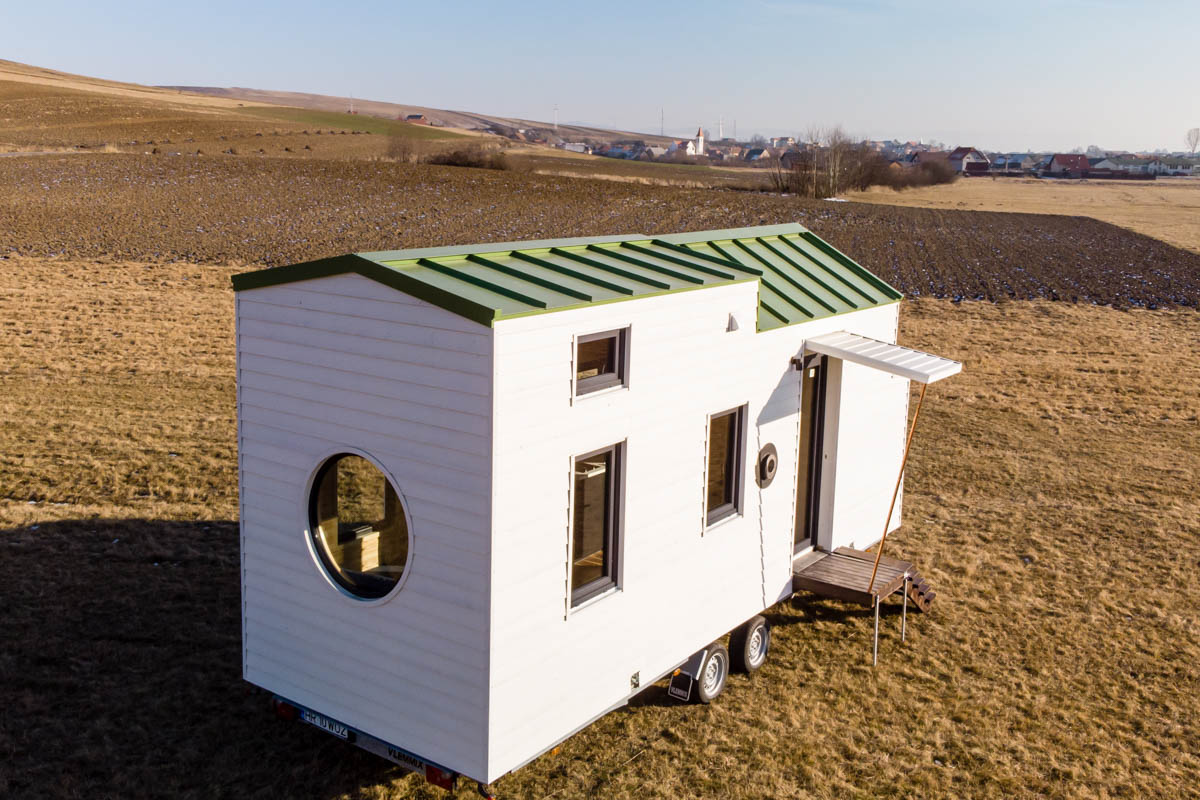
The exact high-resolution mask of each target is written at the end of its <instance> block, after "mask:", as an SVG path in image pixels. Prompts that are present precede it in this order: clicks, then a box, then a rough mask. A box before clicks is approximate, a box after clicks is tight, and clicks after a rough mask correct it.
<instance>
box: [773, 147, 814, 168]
mask: <svg viewBox="0 0 1200 800" xmlns="http://www.w3.org/2000/svg"><path fill="white" fill-rule="evenodd" d="M807 157H808V154H807V153H805V152H804V151H802V150H788V151H786V152H785V153H784V154H783V155H781V156H780V157H779V164H780V166H782V167H783V168H784V169H792V168H793V167H795V166H797V165H798V164H803V163H804V162H805V160H806V159H807Z"/></svg>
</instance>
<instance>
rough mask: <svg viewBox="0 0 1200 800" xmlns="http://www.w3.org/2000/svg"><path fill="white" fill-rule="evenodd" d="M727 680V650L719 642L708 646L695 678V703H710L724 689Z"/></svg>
mask: <svg viewBox="0 0 1200 800" xmlns="http://www.w3.org/2000/svg"><path fill="white" fill-rule="evenodd" d="M727 678H729V649H728V648H726V647H725V645H723V644H720V643H719V642H714V643H713V644H711V645H709V646H708V655H706V656H705V657H704V662H703V663H702V664H701V665H700V674H699V676H697V678H696V702H698V703H711V702H712V701H713V700H714V699H716V697H717V695H719V694H720V693H721V691H722V690H724V688H725V681H726V679H727Z"/></svg>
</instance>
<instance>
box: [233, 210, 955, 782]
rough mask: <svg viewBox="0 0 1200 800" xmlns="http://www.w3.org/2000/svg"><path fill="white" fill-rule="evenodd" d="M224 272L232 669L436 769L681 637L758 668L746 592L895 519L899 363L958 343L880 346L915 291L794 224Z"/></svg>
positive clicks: (526, 752) (468, 757) (938, 370)
mask: <svg viewBox="0 0 1200 800" xmlns="http://www.w3.org/2000/svg"><path fill="white" fill-rule="evenodd" d="M234 286H235V289H236V290H237V294H236V297H237V300H236V302H237V358H238V364H237V379H238V437H239V479H240V488H241V543H242V586H243V674H244V677H245V679H246V680H247V681H249V682H251V683H254V684H256V685H258V686H260V687H262V688H264V689H266V690H268V691H270V692H273V693H274V694H275V695H277V696H278V697H279V698H281V699H283V700H285V701H286V707H287V708H289V709H298V710H299V713H300V714H301V715H302V716H303V717H304V718H305V719H306V720H307V721H309V722H312V723H313V724H317V725H319V726H321V727H323V728H325V729H326V730H329V731H330V732H332V733H335V734H336V735H339V736H342V737H343V738H352V739H355V740H356V743H358V744H359V745H361V746H364V747H367V748H368V749H372V750H373V751H374V752H378V753H380V754H381V755H384V756H385V757H388V758H391V759H392V760H393V761H396V762H397V763H400V764H403V765H405V766H408V767H410V768H419V769H424V770H426V774H427V775H428V776H430V778H431V779H432V780H435V782H440V783H443V785H444V784H445V783H446V782H448V781H451V780H452V779H453V777H454V776H456V775H463V776H467V777H469V778H472V779H475V780H478V781H480V782H482V783H488V782H491V781H493V780H495V779H496V778H498V777H500V776H502V775H504V774H506V773H507V772H510V771H512V770H513V769H516V768H518V767H519V766H521V765H523V764H525V763H526V762H528V761H530V760H531V759H533V758H535V757H536V756H537V755H539V754H541V753H543V752H545V751H546V750H548V749H550V748H551V747H553V746H554V745H555V744H557V743H558V742H561V741H562V740H563V739H565V738H566V737H568V736H570V735H571V734H572V733H574V732H576V731H577V730H579V729H580V728H582V727H584V726H586V725H588V724H589V723H590V722H592V721H594V720H595V719H596V718H598V717H599V716H601V715H603V714H605V713H606V712H608V711H610V710H612V709H614V708H616V707H619V706H621V705H623V704H624V703H626V702H627V701H628V700H629V698H630V697H631V696H633V695H634V694H636V693H637V692H638V691H640V690H641V689H642V688H644V687H646V686H648V685H650V684H651V683H653V682H655V681H657V680H659V679H661V678H663V677H666V676H668V675H671V674H672V673H673V672H674V671H675V670H676V669H677V668H680V667H681V665H682V666H683V669H684V674H685V676H686V677H687V678H689V679H690V678H695V679H696V682H697V685H696V689H695V692H696V694H697V695H699V696H700V698H701V699H704V700H707V699H710V698H711V695H712V694H714V693H715V692H719V691H720V688H721V685H723V680H724V672H721V671H720V670H721V669H722V668H723V667H728V666H729V664H728V662H729V661H732V662H733V664H734V665H737V664H739V663H741V664H742V666H743V667H744V668H746V669H754V668H756V667H757V665H758V663H761V657H763V656H765V654H766V647H767V641H768V640H767V638H766V630H765V628H761V627H756V626H755V625H747V624H746V623H747V621H754V620H755V619H758V618H757V615H758V614H760V612H762V611H763V610H764V609H766V608H768V607H770V606H772V605H773V604H775V603H777V602H778V601H780V600H782V599H784V598H787V597H789V596H790V595H791V594H792V591H793V589H792V585H793V584H792V578H793V561H794V559H795V558H796V557H797V556H803V555H804V554H806V553H808V552H810V551H813V550H814V549H815V550H820V551H832V550H834V549H836V548H838V547H842V546H851V547H860V548H861V547H865V546H868V545H870V544H872V543H874V542H875V541H876V540H878V539H879V538H880V535H881V534H882V533H883V532H884V526H885V516H886V514H887V511H888V506H889V501H890V500H891V498H892V495H893V490H894V488H895V487H896V486H897V475H898V473H899V472H900V469H901V464H902V459H903V456H904V452H905V430H906V419H907V413H908V398H909V380H910V379H915V380H926V381H928V380H932V379H936V377H939V376H941V375H943V374H949V373H951V372H953V371H956V366H957V365H955V362H950V361H948V360H946V359H940V358H938V357H936V356H929V355H928V354H922V353H917V352H916V351H912V350H907V349H905V348H900V347H897V346H895V341H896V334H897V324H898V311H899V300H900V293H899V292H898V291H896V290H895V289H893V288H892V287H890V286H888V285H887V284H886V283H884V282H883V281H881V280H880V279H878V278H877V277H875V276H874V275H872V274H871V273H869V272H868V271H867V270H865V269H863V268H862V267H861V266H859V265H857V264H855V263H854V262H853V261H852V260H850V259H849V258H847V257H846V256H845V255H843V254H841V253H839V252H838V251H836V250H834V249H833V248H832V247H830V246H829V245H828V244H826V243H825V242H823V241H822V240H820V239H819V238H817V237H816V236H814V235H813V234H812V233H811V232H809V231H807V230H806V229H804V228H803V227H801V226H799V225H782V226H769V227H762V228H750V229H741V230H728V231H706V232H699V233H687V234H678V235H671V236H661V237H648V236H640V235H631V236H622V237H601V238H590V239H569V240H561V241H542V242H521V243H509V244H486V245H477V246H469V247H451V248H437V249H424V250H407V251H395V252H382V253H365V254H358V255H351V256H342V257H338V258H331V259H323V260H320V261H315V262H310V263H306V264H298V265H292V266H287V267H279V268H274V269H267V270H261V271H258V272H252V273H247V274H243V275H239V276H237V277H236V278H235V279H234ZM899 522H900V513H899V504H897V508H896V511H895V513H894V514H892V515H891V517H890V522H889V523H888V524H889V525H890V528H889V529H894V528H895V527H897V526H898V525H899ZM731 631H733V632H734V637H733V645H734V646H733V647H732V648H731V650H732V651H733V652H732V654H730V653H729V652H727V651H725V649H724V647H717V648H711V647H709V644H710V643H713V642H716V641H717V640H719V639H720V638H721V637H723V636H724V635H725V634H726V633H729V632H731ZM721 653H725V655H724V656H723V657H724V658H725V659H726V662H727V663H725V664H724V665H722V664H720V663H719V660H720V659H719V656H720V654H721ZM693 656H697V657H698V658H693ZM714 662H718V663H716V665H715V666H714ZM714 670H715V671H714ZM718 678H719V681H720V682H719V683H714V681H715V680H716V679H718ZM687 685H688V686H689V687H690V685H691V684H690V681H689V683H688V684H687Z"/></svg>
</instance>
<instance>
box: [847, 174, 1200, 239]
mask: <svg viewBox="0 0 1200 800" xmlns="http://www.w3.org/2000/svg"><path fill="white" fill-rule="evenodd" d="M846 197H847V198H849V199H852V200H857V201H860V202H864V203H885V204H888V205H898V206H918V207H921V208H946V209H955V210H962V211H1018V212H1026V213H1031V214H1073V215H1076V214H1077V215H1080V216H1086V217H1093V218H1095V219H1099V220H1103V221H1105V222H1111V223H1112V224H1114V225H1120V226H1121V227H1123V228H1128V229H1130V230H1133V231H1137V232H1138V233H1144V234H1146V235H1147V236H1154V237H1156V238H1158V239H1162V240H1163V241H1164V242H1170V243H1171V244H1173V245H1175V246H1176V247H1183V248H1186V249H1188V250H1191V251H1193V252H1197V253H1200V178H1160V179H1159V180H1156V181H1072V180H1050V179H1046V180H1039V179H1037V178H1028V179H1026V178H1011V179H1010V178H1003V179H996V180H988V179H986V178H980V179H976V178H971V179H964V180H959V181H955V182H954V183H952V184H948V185H942V186H929V187H925V188H922V189H910V190H908V191H904V192H895V191H892V190H891V189H881V188H879V187H876V188H874V189H871V190H870V191H867V192H854V193H851V194H847V195H846Z"/></svg>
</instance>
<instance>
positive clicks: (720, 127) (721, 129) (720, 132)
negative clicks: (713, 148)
mask: <svg viewBox="0 0 1200 800" xmlns="http://www.w3.org/2000/svg"><path fill="white" fill-rule="evenodd" d="M717 138H718V139H724V138H725V116H724V115H721V116H720V117H718V118H717Z"/></svg>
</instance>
